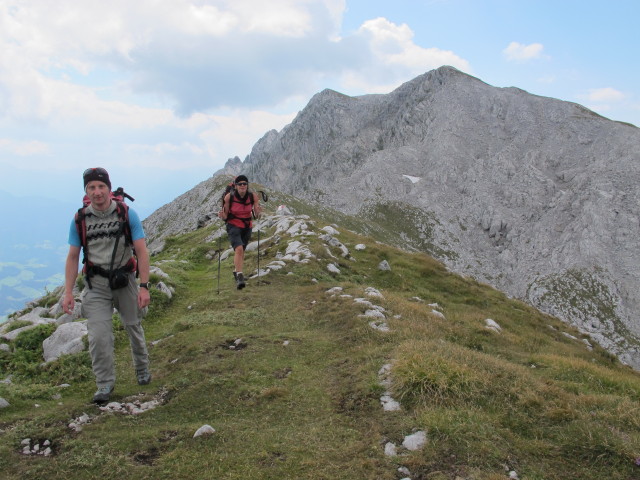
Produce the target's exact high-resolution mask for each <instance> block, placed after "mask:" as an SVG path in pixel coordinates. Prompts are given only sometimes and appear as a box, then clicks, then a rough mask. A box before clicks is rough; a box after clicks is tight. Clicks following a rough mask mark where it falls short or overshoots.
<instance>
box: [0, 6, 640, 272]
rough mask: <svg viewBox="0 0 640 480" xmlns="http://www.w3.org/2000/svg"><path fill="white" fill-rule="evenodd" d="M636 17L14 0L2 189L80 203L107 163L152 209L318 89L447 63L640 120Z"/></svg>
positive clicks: (586, 10) (350, 88) (380, 89)
mask: <svg viewBox="0 0 640 480" xmlns="http://www.w3.org/2000/svg"><path fill="white" fill-rule="evenodd" d="M638 18H640V2H638V1H636V0H620V1H617V0H609V1H592V0H582V1H574V0H555V1H546V0H539V1H527V0H517V1H516V0H486V1H481V0H476V1H471V0H394V1H388V0H385V1H378V0H358V1H350V0H270V1H268V2H265V1H264V0H217V1H213V0H159V1H158V0H136V1H135V2H130V1H128V0H127V1H125V0H112V1H109V2H104V1H103V0H83V1H81V2H78V1H77V0H56V1H55V2H51V1H49V0H2V1H1V2H0V191H5V192H8V193H10V194H13V195H17V196H21V195H32V194H36V195H38V196H40V197H44V198H56V199H59V200H61V201H65V202H73V201H76V200H78V199H79V198H80V197H81V195H82V184H81V172H82V171H83V170H84V169H85V168H87V167H89V166H103V167H105V168H107V169H108V170H109V171H110V172H111V177H112V181H113V184H114V187H115V186H120V185H122V186H124V187H125V188H126V190H127V191H129V192H130V193H131V194H132V195H133V196H134V197H136V202H135V204H134V208H136V209H137V210H138V211H139V213H140V214H141V216H143V217H145V216H147V215H149V214H150V213H152V211H153V210H155V209H156V208H158V207H160V206H161V205H163V204H165V203H168V202H170V201H171V200H173V199H174V198H175V197H176V196H178V195H180V194H181V193H184V192H185V191H187V190H188V189H190V188H191V187H193V186H194V185H196V184H197V183H199V182H200V181H202V180H204V179H206V178H208V177H209V176H210V175H211V174H213V173H214V172H215V171H216V170H218V169H219V168H221V167H222V166H223V165H224V163H225V162H226V160H227V159H228V158H230V157H233V156H236V155H237V156H239V157H240V158H241V159H244V157H245V156H246V155H247V154H248V153H249V152H250V149H251V147H252V145H253V144H254V143H255V142H256V141H257V140H258V139H259V138H260V137H261V136H262V135H263V134H264V133H265V132H267V131H268V130H270V129H277V130H280V129H281V128H282V127H283V126H284V125H286V124H287V123H289V122H290V121H291V120H292V119H293V117H294V116H295V114H296V113H297V112H298V111H299V110H301V109H302V108H303V107H304V105H305V104H306V103H307V102H308V100H309V99H310V98H311V96H313V95H314V94H315V93H317V92H318V91H320V90H322V89H324V88H333V89H335V90H338V91H340V92H342V93H345V94H348V95H361V94H366V93H386V92H389V91H391V90H393V89H394V88H396V87H398V86H399V85H400V84H402V83H403V82H405V81H408V80H410V79H412V78H414V77H416V76H417V75H420V74H422V73H424V72H426V71H429V70H432V69H434V68H437V67H439V66H441V65H444V64H448V65H453V66H455V67H457V68H458V69H460V70H463V71H465V72H467V73H470V74H472V75H474V76H476V77H478V78H480V79H481V80H483V81H485V82H487V83H489V84H491V85H494V86H497V87H508V86H516V87H519V88H522V89H524V90H527V91H529V92H530V93H534V94H538V95H544V96H550V97H555V98H559V99H562V100H567V101H571V102H577V103H580V104H582V105H585V106H586V107H588V108H591V109H593V110H595V111H596V112H598V113H600V114H601V115H604V116H606V117H608V118H611V119H614V120H620V121H625V122H630V123H633V124H635V125H640V82H639V81H638V79H639V78H640V68H639V63H640V62H639V61H638V58H639V57H638V52H639V51H640V36H639V35H638V34H637V33H636V31H637V19H638ZM0 260H1V259H0Z"/></svg>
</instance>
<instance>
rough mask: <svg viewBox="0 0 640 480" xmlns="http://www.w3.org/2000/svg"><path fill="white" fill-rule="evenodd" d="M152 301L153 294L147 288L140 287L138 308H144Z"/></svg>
mask: <svg viewBox="0 0 640 480" xmlns="http://www.w3.org/2000/svg"><path fill="white" fill-rule="evenodd" d="M150 303H151V294H150V293H149V290H147V289H146V288H139V289H138V308H140V309H143V308H144V307H147V306H149V304H150Z"/></svg>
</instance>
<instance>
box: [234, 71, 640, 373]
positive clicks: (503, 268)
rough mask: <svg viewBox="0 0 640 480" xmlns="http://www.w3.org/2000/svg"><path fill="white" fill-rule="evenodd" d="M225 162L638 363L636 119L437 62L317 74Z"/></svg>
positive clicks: (639, 134) (639, 139) (639, 149)
mask: <svg viewBox="0 0 640 480" xmlns="http://www.w3.org/2000/svg"><path fill="white" fill-rule="evenodd" d="M232 163H233V165H231V164H229V165H228V166H227V171H226V173H229V172H230V170H235V171H239V170H242V171H243V172H244V173H246V174H247V175H248V176H249V178H251V179H252V181H257V182H260V183H262V184H264V185H266V186H269V187H271V188H274V189H277V190H280V191H283V192H285V193H289V194H292V195H295V196H298V197H300V198H303V199H306V200H312V201H315V202H318V203H321V204H324V205H327V206H330V207H333V208H335V209H337V210H339V211H342V212H344V213H346V214H349V215H357V216H359V217H361V218H362V219H364V220H370V221H371V222H374V221H375V222H376V224H377V225H378V226H380V227H381V228H384V227H385V226H386V227H389V228H391V229H393V230H395V231H396V233H397V234H398V238H399V239H401V240H400V245H399V246H401V247H402V248H405V249H410V250H420V251H425V252H427V253H430V254H432V255H434V256H435V257H437V258H438V259H440V260H442V261H443V262H445V264H446V265H447V266H448V267H449V268H451V269H452V270H454V271H456V272H459V273H463V274H467V275H472V276H474V277H475V278H477V279H479V280H481V281H484V282H487V283H489V284H491V285H493V286H495V287H497V288H499V289H501V290H503V291H505V292H507V293H508V294H510V295H512V296H514V297H518V298H521V299H524V300H526V301H528V302H529V303H531V304H533V305H534V306H536V307H538V308H540V309H542V310H543V311H546V312H548V313H552V314H554V315H558V316H560V317H561V318H563V319H565V320H566V321H568V322H570V323H571V324H574V325H576V326H578V327H579V328H580V329H581V330H582V331H584V332H588V333H589V334H590V335H591V336H592V337H593V338H595V339H597V340H598V341H599V342H600V343H601V344H602V345H603V346H605V347H606V348H607V349H609V350H610V351H612V352H614V353H616V354H618V355H619V356H620V358H621V359H622V360H623V361H625V362H626V363H628V364H631V365H633V366H634V367H635V368H639V367H640V349H639V348H638V345H639V343H640V342H639V338H640V326H639V325H638V323H637V321H636V312H637V311H638V310H639V307H640V296H639V295H638V292H639V291H640V273H639V272H640V257H639V256H638V253H637V252H638V251H639V248H640V244H639V243H640V224H639V222H638V210H639V207H638V206H639V201H640V198H639V195H638V189H637V185H638V183H639V180H640V175H639V173H640V172H639V169H640V130H639V129H638V128H637V127H635V126H633V125H630V124H625V123H621V122H615V121H612V120H609V119H606V118H604V117H602V116H600V115H597V114H596V113H594V112H592V111H590V110H588V109H587V108H585V107H583V106H581V105H578V104H576V103H571V102H566V101H561V100H557V99H553V98H547V97H541V96H536V95H532V94H529V93H527V92H525V91H523V90H520V89H518V88H513V87H510V88H496V87H493V86H490V85H488V84H486V83H484V82H482V81H481V80H479V79H477V78H474V77H472V76H469V75H467V74H464V73H462V72H460V71H458V70H456V69H455V68H452V67H441V68H439V69H437V70H433V71H430V72H428V73H425V74H423V75H421V76H419V77H417V78H415V79H413V80H411V81H409V82H407V83H405V84H403V85H402V86H400V87H399V88H397V89H396V90H394V91H393V92H391V93H389V94H386V95H365V96H359V97H349V96H347V95H343V94H340V93H338V92H335V91H332V90H324V91H322V92H320V93H318V94H317V95H315V96H314V97H313V98H312V99H311V100H310V102H309V104H308V105H307V106H306V107H305V108H304V109H303V110H302V111H301V112H300V113H299V114H298V116H297V117H296V118H295V119H294V121H293V122H292V123H291V124H290V125H288V126H286V127H285V128H284V129H283V130H282V131H280V132H276V131H270V132H268V133H267V134H266V135H265V136H264V137H263V138H261V139H260V140H259V141H258V142H257V143H256V144H255V146H254V147H253V149H252V151H251V154H250V155H248V156H247V158H246V159H245V160H244V161H243V162H241V163H238V161H237V158H236V159H234V160H233V162H232ZM231 167H233V168H231ZM376 228H378V227H376ZM372 233H373V232H372Z"/></svg>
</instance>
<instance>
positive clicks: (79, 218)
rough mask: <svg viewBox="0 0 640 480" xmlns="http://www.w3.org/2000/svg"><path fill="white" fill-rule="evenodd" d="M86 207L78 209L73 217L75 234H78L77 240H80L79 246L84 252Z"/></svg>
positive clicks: (85, 243)
mask: <svg viewBox="0 0 640 480" xmlns="http://www.w3.org/2000/svg"><path fill="white" fill-rule="evenodd" d="M86 208H87V207H80V208H79V209H78V211H77V212H76V215H75V220H76V232H78V238H80V246H81V247H82V249H83V250H84V249H85V248H86V247H87V222H86V217H87V213H86V212H85V210H86Z"/></svg>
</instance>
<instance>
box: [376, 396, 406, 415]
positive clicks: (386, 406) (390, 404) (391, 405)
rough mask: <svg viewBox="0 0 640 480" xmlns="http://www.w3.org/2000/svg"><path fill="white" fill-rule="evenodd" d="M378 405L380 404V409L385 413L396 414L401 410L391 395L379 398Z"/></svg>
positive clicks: (398, 403)
mask: <svg viewBox="0 0 640 480" xmlns="http://www.w3.org/2000/svg"><path fill="white" fill-rule="evenodd" d="M380 403H381V404H382V409H383V410H384V411H385V412H397V411H399V410H402V406H401V405H400V402H398V401H396V400H394V399H393V398H392V397H391V395H388V394H385V395H383V396H381V397H380Z"/></svg>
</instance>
